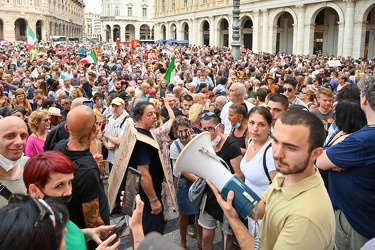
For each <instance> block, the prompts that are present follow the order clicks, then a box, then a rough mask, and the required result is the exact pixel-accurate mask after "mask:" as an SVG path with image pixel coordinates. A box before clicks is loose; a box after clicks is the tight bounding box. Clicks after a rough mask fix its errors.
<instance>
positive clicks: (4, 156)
mask: <svg viewBox="0 0 375 250" xmlns="http://www.w3.org/2000/svg"><path fill="white" fill-rule="evenodd" d="M27 136H28V133H27V127H26V124H25V122H24V121H23V120H22V119H20V118H19V117H16V116H9V117H5V118H3V119H0V138H1V140H0V207H3V206H5V205H6V204H7V203H8V199H9V198H10V195H11V194H12V193H26V187H25V184H24V183H23V179H22V175H23V167H24V165H25V163H26V161H27V160H28V159H29V157H26V156H23V152H24V149H25V145H26V139H27Z"/></svg>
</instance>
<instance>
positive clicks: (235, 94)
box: [220, 82, 254, 135]
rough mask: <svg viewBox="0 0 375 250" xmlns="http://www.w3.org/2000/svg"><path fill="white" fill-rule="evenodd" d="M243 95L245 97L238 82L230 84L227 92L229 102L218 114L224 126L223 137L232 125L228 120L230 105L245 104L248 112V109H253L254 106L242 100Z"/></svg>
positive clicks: (243, 87)
mask: <svg viewBox="0 0 375 250" xmlns="http://www.w3.org/2000/svg"><path fill="white" fill-rule="evenodd" d="M245 95H246V88H245V86H244V85H243V84H241V83H239V82H235V83H233V84H232V86H230V88H229V90H228V99H229V100H230V102H228V103H227V104H225V106H224V107H223V110H222V111H221V114H220V118H221V123H222V124H224V134H225V135H229V134H230V131H231V129H232V125H231V123H230V121H229V120H228V112H229V107H230V106H231V105H232V104H239V103H246V106H247V111H250V109H252V108H253V107H254V104H252V103H250V102H248V101H246V100H245V99H244V98H245Z"/></svg>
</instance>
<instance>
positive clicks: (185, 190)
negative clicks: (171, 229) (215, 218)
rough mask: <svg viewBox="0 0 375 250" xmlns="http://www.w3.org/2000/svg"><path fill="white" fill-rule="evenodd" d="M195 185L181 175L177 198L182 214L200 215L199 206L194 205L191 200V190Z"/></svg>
mask: <svg viewBox="0 0 375 250" xmlns="http://www.w3.org/2000/svg"><path fill="white" fill-rule="evenodd" d="M192 184H193V183H192V182H191V181H189V180H188V179H186V177H185V176H183V175H180V177H178V181H177V187H176V198H177V204H178V210H179V212H180V213H181V214H187V215H188V214H198V213H199V206H196V205H194V204H193V203H191V202H190V200H189V188H190V186H191V185H192Z"/></svg>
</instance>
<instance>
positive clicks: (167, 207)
mask: <svg viewBox="0 0 375 250" xmlns="http://www.w3.org/2000/svg"><path fill="white" fill-rule="evenodd" d="M170 130H171V125H169V123H165V124H163V125H162V126H160V127H158V128H156V129H154V130H152V131H151V133H152V135H153V136H154V138H155V139H156V141H157V142H158V144H159V148H160V151H161V154H162V156H163V159H162V160H163V161H164V165H165V167H166V169H167V172H168V177H169V181H170V182H171V183H172V184H173V176H172V167H171V162H170V161H169V149H168V146H167V138H168V133H169V131H170ZM172 187H173V185H172ZM173 192H174V190H173ZM161 197H162V202H163V207H164V215H166V214H168V213H172V212H175V207H174V206H173V202H172V196H171V193H170V191H169V188H168V185H167V183H166V182H165V181H164V182H163V184H162V191H161Z"/></svg>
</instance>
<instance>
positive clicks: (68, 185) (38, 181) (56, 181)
mask: <svg viewBox="0 0 375 250" xmlns="http://www.w3.org/2000/svg"><path fill="white" fill-rule="evenodd" d="M75 172H76V169H75V167H74V164H73V163H72V161H71V160H70V159H69V158H68V157H67V156H66V155H64V154H63V153H61V152H59V151H47V152H44V153H41V154H37V155H34V156H33V157H31V158H30V159H29V160H28V161H27V163H26V165H25V169H24V173H23V181H24V183H25V186H26V188H27V192H28V193H29V194H30V195H31V196H33V197H35V198H37V199H46V198H47V197H51V198H53V199H56V200H60V201H62V202H64V203H65V204H66V205H68V204H69V202H70V199H71V197H72V181H73V179H74V175H75ZM114 227H115V226H114V225H112V226H100V227H98V228H85V229H82V230H81V229H79V228H78V226H77V225H75V224H74V223H73V222H72V221H70V220H69V221H68V222H67V224H66V229H67V233H66V235H65V241H66V249H67V250H69V249H72V250H73V249H74V250H79V249H87V246H86V241H90V240H93V241H95V242H96V243H97V244H100V245H99V247H98V248H97V249H116V248H117V247H118V246H119V245H120V241H117V242H116V243H115V244H113V245H112V246H111V247H108V248H106V247H107V246H108V244H109V243H111V241H104V242H102V240H101V239H102V238H105V237H106V236H107V235H108V233H109V232H110V231H111V230H112V229H113V228H114ZM113 239H114V238H112V240H113ZM0 249H2V248H0ZM20 249H22V248H20ZM25 249H27V248H25ZM40 249H42V248H40Z"/></svg>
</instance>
